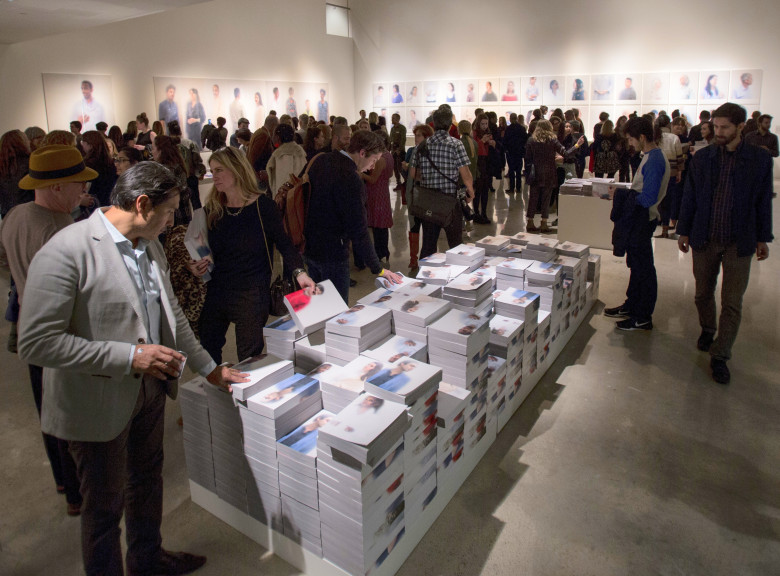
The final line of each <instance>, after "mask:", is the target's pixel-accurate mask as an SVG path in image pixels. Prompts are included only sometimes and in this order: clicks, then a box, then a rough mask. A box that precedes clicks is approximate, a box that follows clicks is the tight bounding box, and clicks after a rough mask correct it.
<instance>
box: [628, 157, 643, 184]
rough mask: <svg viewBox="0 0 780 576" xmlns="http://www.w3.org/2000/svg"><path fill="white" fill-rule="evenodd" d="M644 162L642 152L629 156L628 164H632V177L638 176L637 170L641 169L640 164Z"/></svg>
mask: <svg viewBox="0 0 780 576" xmlns="http://www.w3.org/2000/svg"><path fill="white" fill-rule="evenodd" d="M641 163H642V155H641V154H634V155H633V156H629V158H628V165H629V166H631V178H632V180H633V178H634V176H636V171H637V170H639V165H640V164H641Z"/></svg>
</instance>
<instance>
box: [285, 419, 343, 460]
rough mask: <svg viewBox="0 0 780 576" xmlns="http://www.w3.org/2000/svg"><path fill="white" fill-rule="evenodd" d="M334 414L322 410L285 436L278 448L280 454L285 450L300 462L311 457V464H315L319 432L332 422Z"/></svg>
mask: <svg viewBox="0 0 780 576" xmlns="http://www.w3.org/2000/svg"><path fill="white" fill-rule="evenodd" d="M333 416H334V414H333V413H332V412H328V411H327V410H320V411H319V412H318V413H317V414H315V415H314V416H312V417H311V418H309V419H308V420H307V421H306V422H304V423H303V424H301V425H300V426H298V427H297V428H296V429H295V430H293V431H292V432H290V433H289V434H287V435H286V436H283V437H282V438H281V439H280V440H279V441H278V444H279V446H277V450H278V451H279V453H280V454H281V453H282V452H284V453H285V454H287V455H289V456H292V458H293V459H295V460H296V461H299V462H300V461H306V460H307V459H311V464H312V466H314V458H315V457H316V456H317V433H318V432H319V430H320V428H322V427H323V426H324V425H325V424H327V423H328V422H330V420H331V419H332V418H333Z"/></svg>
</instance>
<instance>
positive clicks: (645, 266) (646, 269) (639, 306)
mask: <svg viewBox="0 0 780 576" xmlns="http://www.w3.org/2000/svg"><path fill="white" fill-rule="evenodd" d="M646 226H647V227H646V228H645V229H644V230H641V231H640V232H638V233H637V234H636V235H635V239H634V240H632V242H631V243H630V244H629V245H628V247H627V248H626V265H627V266H628V267H629V269H630V270H631V274H630V276H629V279H628V289H627V290H626V303H625V304H624V306H625V307H626V308H627V309H628V310H629V312H630V314H631V318H633V319H635V320H638V321H640V322H647V321H649V320H652V318H653V311H654V310H655V302H656V300H657V299H658V277H657V275H656V272H655V262H654V259H653V243H652V238H653V232H654V231H655V228H656V226H658V220H651V221H650V222H648V223H647V225H646Z"/></svg>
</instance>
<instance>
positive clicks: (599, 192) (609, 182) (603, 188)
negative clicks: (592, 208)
mask: <svg viewBox="0 0 780 576" xmlns="http://www.w3.org/2000/svg"><path fill="white" fill-rule="evenodd" d="M588 180H589V181H590V183H591V186H592V187H593V196H598V197H599V198H605V199H606V198H609V187H610V186H614V185H615V179H614V178H588Z"/></svg>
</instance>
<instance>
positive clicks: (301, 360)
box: [295, 329, 343, 372]
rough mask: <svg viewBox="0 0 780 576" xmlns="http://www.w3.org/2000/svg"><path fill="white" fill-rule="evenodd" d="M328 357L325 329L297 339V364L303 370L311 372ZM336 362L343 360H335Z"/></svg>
mask: <svg viewBox="0 0 780 576" xmlns="http://www.w3.org/2000/svg"><path fill="white" fill-rule="evenodd" d="M326 359H327V347H326V346H325V329H322V330H316V331H315V332H312V333H311V334H304V336H303V337H302V338H300V339H298V340H296V341H295V365H296V366H297V367H298V368H299V369H300V370H301V371H303V372H310V371H312V370H314V369H315V368H316V367H317V366H319V365H320V364H322V363H323V362H325V361H326ZM335 363H336V364H338V363H341V364H343V362H335Z"/></svg>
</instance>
